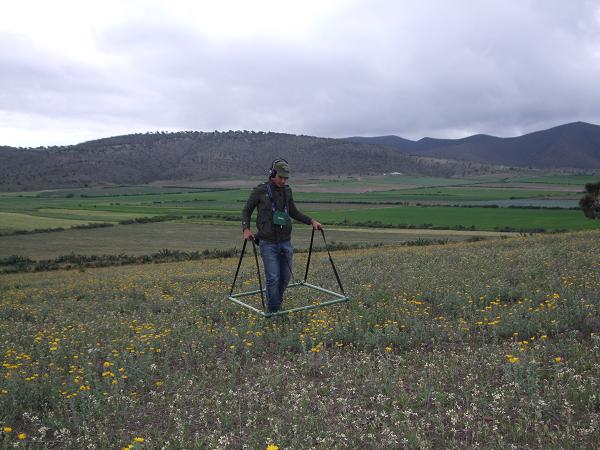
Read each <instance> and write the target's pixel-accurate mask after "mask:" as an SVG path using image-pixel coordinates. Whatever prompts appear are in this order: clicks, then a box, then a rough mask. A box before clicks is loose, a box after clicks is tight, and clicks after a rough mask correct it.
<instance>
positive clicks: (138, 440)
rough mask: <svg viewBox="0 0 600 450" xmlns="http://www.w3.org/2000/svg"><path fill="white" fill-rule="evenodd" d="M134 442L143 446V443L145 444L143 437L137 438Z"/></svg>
mask: <svg viewBox="0 0 600 450" xmlns="http://www.w3.org/2000/svg"><path fill="white" fill-rule="evenodd" d="M133 442H138V443H140V444H141V443H142V442H144V438H142V437H135V438H133Z"/></svg>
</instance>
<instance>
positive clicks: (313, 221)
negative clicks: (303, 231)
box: [310, 219, 323, 230]
mask: <svg viewBox="0 0 600 450" xmlns="http://www.w3.org/2000/svg"><path fill="white" fill-rule="evenodd" d="M310 224H311V225H312V227H313V228H314V229H315V230H322V229H323V225H321V224H320V223H319V222H317V221H316V220H315V219H312V220H311V221H310Z"/></svg>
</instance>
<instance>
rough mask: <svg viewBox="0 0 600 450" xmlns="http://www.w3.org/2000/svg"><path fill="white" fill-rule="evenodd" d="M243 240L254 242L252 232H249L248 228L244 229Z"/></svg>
mask: <svg viewBox="0 0 600 450" xmlns="http://www.w3.org/2000/svg"><path fill="white" fill-rule="evenodd" d="M244 240H246V241H248V240H251V241H253V240H254V235H253V234H252V231H250V228H246V229H245V230H244Z"/></svg>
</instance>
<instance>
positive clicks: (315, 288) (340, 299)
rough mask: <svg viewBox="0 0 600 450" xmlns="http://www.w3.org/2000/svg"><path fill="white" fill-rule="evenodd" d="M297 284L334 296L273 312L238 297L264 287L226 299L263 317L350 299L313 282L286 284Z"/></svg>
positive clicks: (262, 290)
mask: <svg viewBox="0 0 600 450" xmlns="http://www.w3.org/2000/svg"><path fill="white" fill-rule="evenodd" d="M299 286H306V287H308V288H310V289H314V290H317V291H320V292H324V293H326V294H329V295H331V296H333V297H335V298H334V299H333V300H327V301H324V302H320V303H316V304H312V305H306V306H299V307H297V308H290V309H284V310H280V311H277V312H274V313H269V312H265V311H261V310H260V309H258V308H255V307H254V306H252V305H249V304H248V303H245V302H243V301H241V300H240V299H239V297H247V296H249V295H255V294H260V293H261V292H262V293H266V289H257V290H255V291H247V292H240V293H238V294H230V295H229V296H228V299H229V300H231V301H232V302H235V303H237V304H238V305H240V306H243V307H244V308H248V309H249V310H250V311H253V312H255V313H256V314H260V315H261V316H263V317H274V316H283V315H285V314H289V313H294V312H298V311H307V310H309V309H315V308H320V307H322V306H329V305H335V304H336V303H342V302H347V301H349V300H350V297H348V296H347V295H344V294H338V293H337V292H333V291H330V290H329V289H325V288H322V287H320V286H316V285H314V284H310V283H307V282H305V281H298V282H296V283H292V284H288V288H294V287H299Z"/></svg>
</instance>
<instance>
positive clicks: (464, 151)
mask: <svg viewBox="0 0 600 450" xmlns="http://www.w3.org/2000/svg"><path fill="white" fill-rule="evenodd" d="M345 139H346V140H349V141H351V142H361V143H363V144H368V143H370V142H373V143H378V144H379V145H385V146H388V147H392V148H395V149H397V150H399V151H400V152H401V153H403V154H410V155H419V156H430V157H435V158H444V159H452V160H466V161H474V162H478V163H481V164H492V165H506V166H517V167H531V168H540V169H556V168H573V169H600V126H598V125H594V124H590V123H587V122H581V121H579V122H572V123H567V124H563V125H558V126H556V127H552V128H549V129H546V130H540V131H534V132H532V133H527V134H524V135H522V136H516V137H497V136H490V135H486V134H475V135H472V136H467V137H465V138H460V139H437V138H430V137H424V138H422V139H419V140H418V141H412V140H409V139H405V138H401V137H399V136H393V135H391V136H390V135H388V136H374V137H349V138H345Z"/></svg>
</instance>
